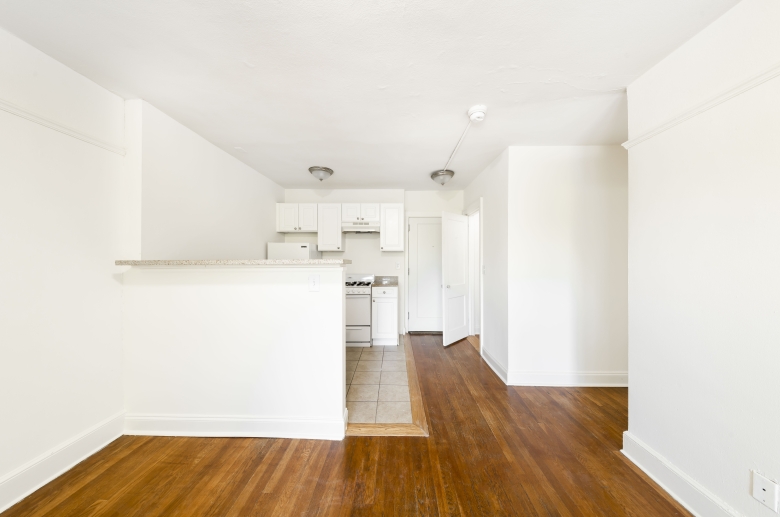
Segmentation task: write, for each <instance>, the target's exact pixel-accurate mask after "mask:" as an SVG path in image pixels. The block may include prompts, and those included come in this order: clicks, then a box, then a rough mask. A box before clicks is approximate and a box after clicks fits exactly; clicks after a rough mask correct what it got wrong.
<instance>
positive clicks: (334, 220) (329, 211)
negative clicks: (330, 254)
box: [317, 203, 344, 251]
mask: <svg viewBox="0 0 780 517" xmlns="http://www.w3.org/2000/svg"><path fill="white" fill-rule="evenodd" d="M317 218H318V221H317V250H319V251H344V245H343V243H342V235H343V234H342V233H341V205H339V204H333V203H320V204H319V205H317Z"/></svg>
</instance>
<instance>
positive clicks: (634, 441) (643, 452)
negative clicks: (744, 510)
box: [620, 431, 745, 517]
mask: <svg viewBox="0 0 780 517" xmlns="http://www.w3.org/2000/svg"><path fill="white" fill-rule="evenodd" d="M620 452H622V453H623V455H624V456H625V457H626V458H628V459H629V460H631V462H632V463H634V464H635V465H636V466H637V467H639V468H640V469H642V471H644V473H645V474H647V475H648V476H650V478H651V479H652V480H653V481H655V482H656V483H658V484H659V485H661V488H663V489H664V490H666V491H667V492H668V493H669V495H671V496H672V497H673V498H674V499H675V500H677V501H678V502H679V503H680V504H681V505H683V506H684V507H685V508H686V509H687V510H688V511H689V512H691V513H692V514H694V515H696V516H697V517H745V516H744V515H742V514H741V513H739V512H738V511H736V510H735V509H734V508H732V507H731V506H729V505H728V504H726V503H725V501H723V500H722V499H720V498H719V497H718V496H716V495H715V494H713V493H712V492H710V491H709V490H707V489H706V488H704V487H703V486H702V485H701V484H699V483H698V482H697V481H696V480H695V479H693V478H692V477H690V476H689V475H688V474H686V473H685V472H683V471H682V470H680V469H679V468H677V467H676V466H675V465H674V464H672V462H670V461H669V460H667V459H666V458H664V457H663V456H661V455H660V454H659V453H658V452H656V451H655V450H653V449H652V448H650V446H648V445H647V444H646V443H644V442H643V441H642V440H640V439H639V438H637V437H636V436H634V435H633V434H631V433H630V432H628V431H626V432H624V433H623V449H621V451H620Z"/></svg>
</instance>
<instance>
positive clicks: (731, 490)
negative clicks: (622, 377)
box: [624, 0, 780, 517]
mask: <svg viewBox="0 0 780 517" xmlns="http://www.w3.org/2000/svg"><path fill="white" fill-rule="evenodd" d="M778 25H780V3H778V2H776V1H774V0H747V1H745V2H742V3H740V4H738V5H737V6H736V7H735V8H734V9H732V10H731V11H729V12H728V13H727V14H726V15H724V16H723V17H722V18H720V19H719V20H718V21H716V22H715V23H714V24H712V25H711V26H710V27H708V28H707V29H706V30H705V31H703V32H702V33H701V34H699V35H697V36H696V37H694V38H693V39H692V40H691V41H689V42H688V43H686V44H685V45H684V46H683V47H681V48H680V49H678V50H677V51H676V52H674V53H673V54H672V55H670V56H669V57H668V58H666V59H665V60H664V61H662V62H661V63H659V64H658V65H657V66H656V67H655V68H653V69H652V70H651V71H650V72H648V73H647V74H646V75H645V76H642V77H641V78H640V79H638V80H637V82H636V83H634V84H632V85H631V86H630V88H629V91H628V97H629V103H630V104H629V109H630V114H631V118H632V119H634V120H633V121H632V124H631V128H632V129H631V132H630V136H631V138H632V139H636V138H638V137H641V136H642V135H643V134H645V133H646V132H647V131H649V130H652V129H653V125H654V124H655V123H664V122H666V120H665V119H664V117H665V116H667V115H668V116H670V117H671V116H677V115H679V114H680V112H681V111H683V112H684V111H685V109H688V108H695V107H696V106H699V105H702V104H703V103H705V102H708V101H710V100H712V99H713V95H717V94H719V93H720V92H721V91H723V88H727V87H729V86H734V85H736V86H739V85H740V84H744V85H745V88H739V90H736V91H735V92H734V93H735V95H734V96H728V95H727V96H724V97H723V98H722V100H725V102H722V103H719V104H717V103H715V105H713V106H712V107H711V108H710V109H708V110H705V111H702V110H695V111H693V112H691V113H690V115H691V117H690V118H688V119H687V120H684V121H682V122H681V123H679V124H678V125H674V126H672V127H670V128H669V129H667V130H666V131H664V132H661V133H660V134H658V135H657V136H655V137H654V138H651V139H649V140H646V141H644V142H642V143H639V144H638V145H636V146H633V147H631V148H630V182H629V206H630V217H629V234H630V240H629V286H630V289H629V308H630V310H629V336H630V354H629V372H630V390H629V430H628V432H627V433H626V435H625V438H624V450H625V451H626V452H627V453H628V454H629V455H630V457H631V458H633V459H634V461H635V462H637V463H638V464H639V465H640V467H642V468H643V469H645V470H646V471H648V472H649V473H650V474H651V475H653V476H654V477H656V479H658V480H659V481H661V482H662V483H663V484H664V485H665V486H667V487H668V488H669V489H670V491H671V492H672V493H674V494H675V495H676V496H677V497H678V498H679V499H681V500H682V501H683V502H685V503H686V504H687V505H688V506H689V507H691V508H692V509H693V510H694V511H695V512H696V513H697V514H699V515H708V516H709V515H746V516H747V515H750V516H767V517H769V516H770V515H776V514H775V513H772V512H771V511H770V510H769V509H767V508H765V507H763V506H761V505H760V503H758V502H757V501H755V500H754V499H752V498H751V496H750V493H749V491H750V475H749V471H750V469H756V470H758V471H760V472H763V473H764V474H765V475H767V476H768V477H770V478H773V479H775V480H780V445H778V436H779V431H778V430H780V412H778V411H777V408H778V402H777V394H778V393H780V375H779V374H778V372H780V369H779V368H778V365H780V346H778V344H779V343H780V318H779V317H778V314H780V267H778V264H780V237H779V236H780V174H778V171H779V170H780V146H778V142H780V78H778V77H774V78H772V79H770V80H768V81H766V82H763V83H760V84H758V85H756V86H755V87H753V88H748V87H749V86H750V84H749V83H745V81H749V80H750V78H751V77H755V76H756V75H759V74H762V73H764V72H765V71H766V70H767V69H768V68H770V67H774V66H777V62H778V60H779V59H780V55H779V54H778V52H777V49H778V48H780V32H779V31H777V27H778ZM748 36H749V37H748ZM743 89H744V90H745V91H743V92H742V93H741V94H738V95H737V93H739V92H740V91H741V90H743ZM658 113H661V116H660V117H659V116H658V115H657V114H658Z"/></svg>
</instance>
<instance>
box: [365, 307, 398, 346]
mask: <svg viewBox="0 0 780 517" xmlns="http://www.w3.org/2000/svg"><path fill="white" fill-rule="evenodd" d="M371 299H372V302H371V337H372V338H374V339H397V338H398V298H377V297H375V296H372V298H371Z"/></svg>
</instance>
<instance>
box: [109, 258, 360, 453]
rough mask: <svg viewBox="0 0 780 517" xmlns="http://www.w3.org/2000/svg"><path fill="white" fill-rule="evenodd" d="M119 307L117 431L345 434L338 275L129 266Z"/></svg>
mask: <svg viewBox="0 0 780 517" xmlns="http://www.w3.org/2000/svg"><path fill="white" fill-rule="evenodd" d="M310 275H318V276H319V279H320V289H319V291H316V292H312V291H310V290H309V276H310ZM123 302H124V311H123V321H124V329H125V341H124V343H125V349H124V359H125V363H124V364H125V393H126V407H127V417H126V422H127V428H126V433H127V434H152V435H189V436H276V437H289V438H320V439H341V438H343V436H344V429H345V425H346V421H345V419H344V411H345V396H346V393H345V385H344V379H345V373H346V366H345V359H346V357H345V356H346V353H345V348H344V341H345V319H344V303H345V297H344V270H343V268H341V267H337V268H334V267H330V268H289V267H288V268H243V267H242V268H219V267H208V268H149V269H147V268H131V269H130V270H129V271H127V272H126V273H125V274H124V293H123Z"/></svg>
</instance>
